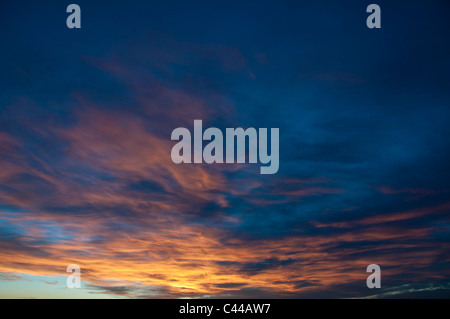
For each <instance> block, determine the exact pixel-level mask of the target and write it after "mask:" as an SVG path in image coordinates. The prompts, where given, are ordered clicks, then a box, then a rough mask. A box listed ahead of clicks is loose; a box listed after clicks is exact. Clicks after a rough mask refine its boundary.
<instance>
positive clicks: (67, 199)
mask: <svg viewBox="0 0 450 319" xmlns="http://www.w3.org/2000/svg"><path fill="white" fill-rule="evenodd" d="M74 2H75V3H77V4H78V5H79V6H80V7H81V29H69V28H67V26H66V18H67V16H68V15H69V14H68V13H66V7H67V6H68V5H69V4H70V3H73V2H70V1H27V2H25V1H8V0H7V1H1V2H0V39H1V50H0V85H1V95H0V298H230V297H231V298H354V297H355V298H366V297H367V298H373V297H380V298H396V297H402V298H409V297H420V298H426V297H445V298H449V297H450V42H449V31H450V20H449V18H448V15H449V9H450V5H449V3H448V1H445V0H443V1H407V2H406V1H375V2H376V3H377V4H379V5H380V7H381V12H382V15H381V19H382V20H381V21H382V22H381V23H382V28H381V29H369V28H367V26H366V18H367V16H368V13H366V7H367V6H368V5H369V4H370V3H373V2H374V1H345V3H343V2H342V1H312V0H308V1H262V0H261V1H242V0H241V1H214V0H210V1H98V2H97V1H95V4H94V3H93V1H86V0H83V1H80V0H77V1H74ZM196 119H201V120H202V121H203V126H204V127H205V128H206V127H217V128H220V129H221V130H225V128H237V127H243V128H248V127H255V128H279V131H280V145H279V149H280V168H279V171H278V172H277V173H276V174H273V175H261V174H260V171H259V169H260V166H261V165H260V164H211V165H209V164H205V163H202V164H175V163H173V162H172V159H171V156H170V154H171V149H172V147H173V145H174V144H175V142H174V141H172V140H171V138H170V137H171V132H172V131H173V130H174V129H175V128H177V127H186V128H189V129H190V130H191V131H192V129H193V123H194V120H196ZM70 264H77V265H79V266H80V268H81V280H82V287H81V289H69V288H67V287H66V278H67V276H68V275H69V273H67V272H66V267H67V266H68V265H70ZM369 264H378V265H380V267H381V274H382V277H381V278H382V279H381V280H382V288H381V289H369V288H368V287H367V286H366V278H367V276H368V275H369V274H368V273H366V267H367V266H368V265H369Z"/></svg>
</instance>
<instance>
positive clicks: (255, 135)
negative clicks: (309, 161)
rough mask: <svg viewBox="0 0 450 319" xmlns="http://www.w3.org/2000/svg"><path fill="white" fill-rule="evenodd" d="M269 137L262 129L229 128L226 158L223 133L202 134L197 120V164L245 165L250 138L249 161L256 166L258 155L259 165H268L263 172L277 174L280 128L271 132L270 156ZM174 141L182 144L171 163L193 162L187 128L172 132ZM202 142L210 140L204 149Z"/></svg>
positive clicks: (218, 130) (213, 129)
mask: <svg viewBox="0 0 450 319" xmlns="http://www.w3.org/2000/svg"><path fill="white" fill-rule="evenodd" d="M267 134H268V133H267V128H260V129H259V130H258V131H257V130H256V129H255V128H253V127H249V128H247V129H246V130H244V129H243V128H241V127H238V128H236V129H234V128H227V129H226V132H225V139H226V141H225V150H226V156H225V158H224V154H223V147H224V143H223V134H222V131H221V130H220V129H218V128H216V127H210V128H208V129H206V130H205V132H203V128H202V120H194V154H193V159H194V163H203V161H205V163H207V164H212V163H224V161H225V163H235V162H236V163H246V153H247V152H246V147H245V146H246V137H247V138H248V162H249V163H257V159H258V155H259V162H260V163H261V164H267V166H261V168H260V173H261V174H275V173H276V172H278V167H279V146H278V144H279V129H278V128H271V129H270V139H271V143H270V155H269V150H268V136H267ZM180 138H181V140H180ZM171 139H172V141H179V142H178V143H177V144H175V145H174V146H173V148H172V152H171V157H172V161H173V162H174V163H176V164H180V163H191V162H192V159H191V156H192V153H191V146H192V142H191V132H190V131H189V130H188V129H187V128H185V127H178V128H176V129H174V130H173V132H172V136H171ZM235 140H236V144H235ZM203 141H210V142H209V143H208V144H207V145H205V148H203ZM235 150H236V157H235ZM235 158H236V161H235Z"/></svg>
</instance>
